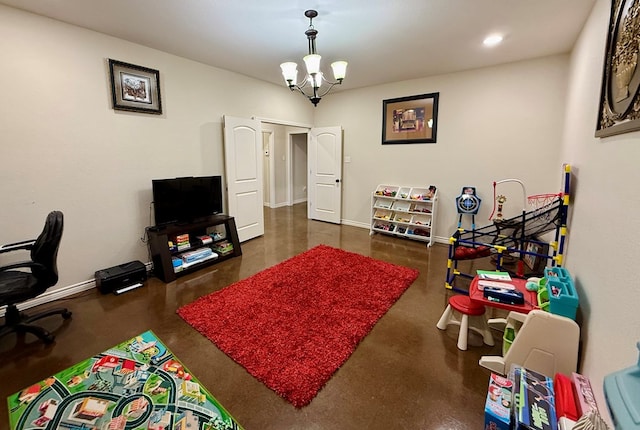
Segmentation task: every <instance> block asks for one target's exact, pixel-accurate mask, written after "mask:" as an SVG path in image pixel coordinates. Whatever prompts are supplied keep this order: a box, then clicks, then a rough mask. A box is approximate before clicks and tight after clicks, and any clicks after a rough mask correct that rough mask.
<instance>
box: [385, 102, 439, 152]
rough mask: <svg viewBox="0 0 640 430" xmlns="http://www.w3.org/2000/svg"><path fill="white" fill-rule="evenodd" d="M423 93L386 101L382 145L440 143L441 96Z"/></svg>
mask: <svg viewBox="0 0 640 430" xmlns="http://www.w3.org/2000/svg"><path fill="white" fill-rule="evenodd" d="M439 95H440V93H430V94H420V95H417V96H409V97H399V98H395V99H388V100H383V101H382V144H383V145H390V144H401V143H436V132H437V130H438V97H439Z"/></svg>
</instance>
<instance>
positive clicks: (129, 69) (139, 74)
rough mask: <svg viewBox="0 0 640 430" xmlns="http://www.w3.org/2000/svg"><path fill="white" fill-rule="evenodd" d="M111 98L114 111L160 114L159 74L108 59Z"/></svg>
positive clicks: (151, 70)
mask: <svg viewBox="0 0 640 430" xmlns="http://www.w3.org/2000/svg"><path fill="white" fill-rule="evenodd" d="M109 72H110V75H111V96H112V99H113V108H114V109H115V110H125V111H132V112H144V113H152V114H157V115H159V114H161V113H162V101H161V99H160V72H158V71H157V70H154V69H149V68H147V67H142V66H136V65H134V64H129V63H124V62H122V61H117V60H112V59H109Z"/></svg>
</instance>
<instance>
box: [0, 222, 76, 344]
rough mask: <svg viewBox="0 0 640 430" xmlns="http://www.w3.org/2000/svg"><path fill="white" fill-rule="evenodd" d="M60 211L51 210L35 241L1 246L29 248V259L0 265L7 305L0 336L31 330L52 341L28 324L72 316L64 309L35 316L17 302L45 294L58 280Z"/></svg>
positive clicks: (2, 301) (0, 302)
mask: <svg viewBox="0 0 640 430" xmlns="http://www.w3.org/2000/svg"><path fill="white" fill-rule="evenodd" d="M62 230H63V216H62V212H59V211H53V212H51V213H50V214H49V215H48V216H47V220H46V222H45V225H44V229H43V230H42V233H40V236H38V238H37V239H35V240H26V241H22V242H16V243H10V244H7V245H3V246H2V247H0V254H2V253H6V252H10V251H16V250H29V251H31V260H30V261H22V262H17V263H12V264H9V265H7V266H0V306H5V305H6V311H5V315H4V319H5V323H4V325H3V326H2V327H0V337H2V336H4V335H6V334H9V333H12V332H17V333H25V332H29V333H33V334H35V335H36V336H38V337H39V338H40V339H42V340H43V341H44V342H45V343H51V342H53V340H54V338H55V336H54V335H53V334H51V333H49V332H48V331H47V330H45V329H44V328H42V327H39V326H36V325H32V324H30V323H31V322H32V321H35V320H39V319H41V318H44V317H48V316H50V315H57V314H59V315H62V317H63V318H64V319H68V318H70V317H71V312H69V311H68V310H67V309H52V310H49V311H46V312H41V313H39V314H35V315H31V316H29V315H27V314H25V313H23V312H20V311H19V310H18V307H17V305H18V304H20V303H22V302H24V301H26V300H29V299H32V298H34V297H36V296H39V295H40V294H42V293H44V292H45V291H46V290H47V289H48V288H50V287H52V286H54V285H55V284H56V283H57V282H58V268H57V265H56V260H57V258H58V248H59V247H60V240H61V239H62Z"/></svg>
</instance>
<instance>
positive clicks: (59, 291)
mask: <svg viewBox="0 0 640 430" xmlns="http://www.w3.org/2000/svg"><path fill="white" fill-rule="evenodd" d="M145 266H146V268H147V272H149V271H150V270H151V268H152V266H151V263H146V264H145ZM95 287H96V280H95V278H94V279H89V280H86V281H82V282H79V283H77V284H73V285H67V286H66V287H61V288H56V289H55V290H49V291H46V292H44V293H42V294H40V295H39V296H38V297H36V298H33V299H31V300H28V301H26V302H24V303H20V304H19V305H18V309H19V310H20V311H23V310H25V309H29V308H33V307H35V306H39V305H43V304H45V303H49V302H54V301H56V300H60V299H64V298H66V297H69V296H72V295H74V294H78V293H81V292H83V291H88V290H91V289H92V288H95ZM5 309H6V306H2V307H0V317H3V316H4V313H5Z"/></svg>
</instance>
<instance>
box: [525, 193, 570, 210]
mask: <svg viewBox="0 0 640 430" xmlns="http://www.w3.org/2000/svg"><path fill="white" fill-rule="evenodd" d="M559 197H562V193H555V194H534V195H532V196H528V197H527V202H528V203H529V206H530V207H531V209H532V210H533V212H534V214H536V215H539V214H540V212H541V210H542V209H543V208H545V207H546V206H547V205H550V204H551V203H553V202H554V201H555V200H556V199H557V198H559Z"/></svg>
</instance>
